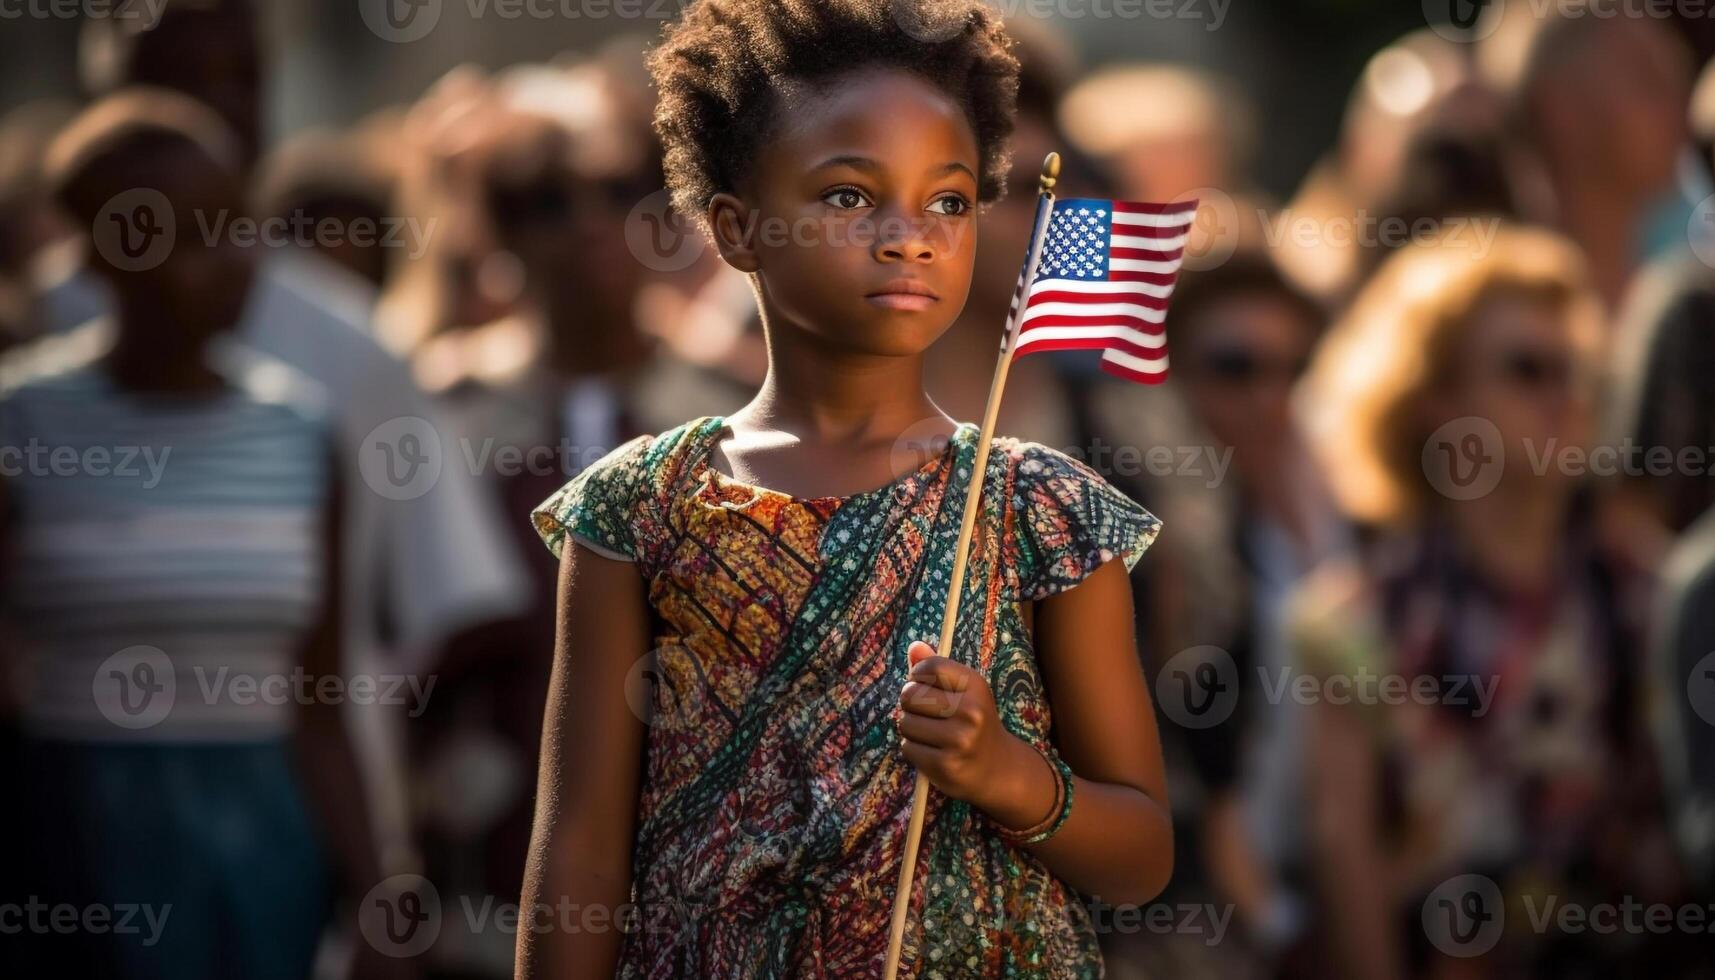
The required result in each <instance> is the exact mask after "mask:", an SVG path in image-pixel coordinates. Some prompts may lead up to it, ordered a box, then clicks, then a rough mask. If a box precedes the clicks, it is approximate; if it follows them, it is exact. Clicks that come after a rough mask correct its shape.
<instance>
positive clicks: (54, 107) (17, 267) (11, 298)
mask: <svg viewBox="0 0 1715 980" xmlns="http://www.w3.org/2000/svg"><path fill="white" fill-rule="evenodd" d="M74 112H75V109H74V108H73V107H72V106H71V105H69V104H66V103H61V102H53V101H46V100H44V101H38V102H27V103H25V104H24V105H22V106H19V107H18V108H16V109H13V110H12V111H11V112H9V113H6V115H5V116H3V117H0V354H3V353H4V352H5V350H6V348H8V347H10V346H13V345H15V344H18V343H20V342H21V341H24V340H26V339H29V338H30V337H31V336H32V334H33V333H34V330H35V327H34V324H33V319H34V310H33V306H34V303H35V299H34V294H35V288H34V282H35V279H36V278H37V277H38V276H39V275H40V274H41V271H40V270H41V265H42V257H43V255H44V254H45V253H47V252H49V251H51V250H52V249H51V246H54V245H55V244H56V243H59V242H62V241H64V240H65V238H66V237H67V231H66V228H65V226H64V223H63V219H62V218H61V216H60V215H59V214H58V213H57V212H56V211H55V210H54V207H53V205H52V203H51V202H50V201H49V200H48V199H47V195H46V194H45V193H44V191H43V188H42V173H41V170H42V152H43V150H44V149H45V148H46V146H47V144H48V141H49V140H50V139H51V138H52V137H53V134H54V133H55V132H57V131H58V130H59V128H60V127H61V126H63V125H64V124H65V122H66V120H67V119H69V118H71V116H72V114H73V113H74Z"/></svg>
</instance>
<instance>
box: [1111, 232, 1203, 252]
mask: <svg viewBox="0 0 1715 980" xmlns="http://www.w3.org/2000/svg"><path fill="white" fill-rule="evenodd" d="M1190 240H1191V234H1190V233H1189V232H1186V233H1185V234H1182V235H1174V236H1173V237H1172V238H1139V237H1137V236H1136V235H1122V234H1120V233H1119V231H1118V230H1117V229H1116V230H1115V231H1114V236H1113V247H1114V248H1152V249H1155V250H1156V251H1158V252H1165V251H1168V250H1169V249H1175V248H1180V247H1182V246H1184V244H1185V243H1186V242H1188V241H1190Z"/></svg>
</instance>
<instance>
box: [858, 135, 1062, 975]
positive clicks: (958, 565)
mask: <svg viewBox="0 0 1715 980" xmlns="http://www.w3.org/2000/svg"><path fill="white" fill-rule="evenodd" d="M1059 181H1060V154H1058V153H1050V154H1048V156H1047V157H1045V158H1043V160H1042V176H1041V179H1040V180H1039V181H1038V184H1037V197H1036V227H1035V230H1034V232H1033V234H1032V235H1031V240H1030V251H1029V253H1027V254H1026V256H1025V260H1024V268H1023V271H1022V272H1021V273H1020V274H1019V279H1018V286H1017V289H1016V290H1015V292H1014V295H1013V303H1012V309H1011V311H1010V312H1009V313H1008V314H1007V322H1006V333H1005V334H1004V335H1003V340H1002V341H1001V345H1000V363H999V364H997V365H995V370H994V380H993V381H992V382H991V383H990V384H989V397H988V404H987V406H986V407H985V408H984V409H983V424H982V431H981V432H980V433H979V434H978V436H977V448H976V458H975V459H974V460H973V461H972V463H971V482H970V487H969V489H968V490H967V491H966V492H965V511H964V517H963V519H962V520H961V521H960V522H959V542H958V544H957V545H956V546H955V548H954V551H953V575H952V581H951V583H950V584H949V585H948V587H947V605H946V608H945V610H944V612H943V614H942V617H941V642H940V645H939V646H938V648H937V649H936V651H935V652H936V654H937V655H939V656H942V657H945V656H948V655H949V654H951V653H952V650H953V627H954V626H955V625H956V624H957V623H958V621H959V595H960V593H961V592H963V591H964V581H965V562H966V559H967V558H968V557H969V556H970V550H971V534H972V532H973V530H974V529H975V526H976V519H977V512H978V511H979V510H980V507H979V504H980V502H981V499H982V489H983V479H982V478H983V474H984V473H986V472H987V470H988V456H989V443H990V442H991V441H992V440H993V438H994V423H995V417H996V416H997V415H998V414H999V413H1000V396H1001V391H1002V389H1003V388H1005V386H1006V373H1007V368H1008V367H1009V366H1010V365H1011V364H1012V345H1013V341H1014V339H1015V338H1016V335H1017V332H1018V323H1019V320H1020V319H1021V318H1022V315H1023V311H1024V305H1025V302H1026V300H1027V297H1026V295H1025V293H1026V290H1027V288H1028V285H1029V283H1030V282H1031V280H1033V279H1035V278H1036V266H1037V263H1038V260H1039V259H1040V258H1041V256H1042V241H1043V238H1044V237H1046V235H1047V233H1048V219H1049V215H1050V213H1051V212H1052V210H1053V208H1054V185H1055V184H1057V183H1059ZM928 799H929V777H927V776H925V775H923V774H922V773H921V772H919V773H918V774H917V782H916V785H915V786H914V787H913V789H912V793H911V823H910V824H909V826H907V828H906V830H905V854H904V856H903V857H902V859H901V861H900V867H899V883H898V884H897V885H896V886H895V887H894V891H893V923H892V926H891V928H890V929H889V930H888V939H887V962H886V967H885V970H884V973H883V980H896V978H897V977H898V975H899V949H900V944H901V943H902V942H903V941H904V939H905V919H906V914H907V912H908V911H909V909H910V905H911V880H912V878H913V876H914V874H915V872H916V869H917V848H918V845H919V844H920V843H921V842H922V839H923V816H924V811H925V810H926V809H927V803H928Z"/></svg>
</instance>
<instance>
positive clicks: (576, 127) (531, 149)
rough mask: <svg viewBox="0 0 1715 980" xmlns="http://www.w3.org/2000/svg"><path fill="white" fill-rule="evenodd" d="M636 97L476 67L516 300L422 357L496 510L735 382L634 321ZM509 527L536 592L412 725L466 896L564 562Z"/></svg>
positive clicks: (567, 71)
mask: <svg viewBox="0 0 1715 980" xmlns="http://www.w3.org/2000/svg"><path fill="white" fill-rule="evenodd" d="M634 96H635V93H634V92H633V91H631V90H630V89H628V88H627V86H626V81H625V79H624V77H623V76H622V75H620V74H619V73H617V72H616V71H614V70H612V69H611V68H610V67H609V66H608V65H606V64H605V63H604V62H603V61H601V60H600V59H591V60H588V61H585V62H582V63H577V64H526V65H516V66H513V67H511V68H508V69H506V70H504V71H502V72H499V73H497V74H495V75H494V76H492V78H490V79H489V87H488V97H487V101H486V107H485V109H484V110H483V112H482V113H481V120H480V121H476V120H472V121H471V122H470V123H469V126H470V127H472V128H470V129H467V132H466V136H467V139H468V143H467V147H466V149H465V151H464V153H463V160H462V163H463V164H464V165H466V166H468V167H469V176H470V181H471V184H472V191H473V193H474V195H475V200H474V203H475V205H476V207H475V208H474V209H473V211H472V220H473V221H480V222H481V223H482V224H483V225H484V226H485V227H484V229H483V230H482V232H481V233H480V236H481V237H482V238H483V239H485V240H487V241H489V242H491V243H492V247H493V248H494V249H496V250H498V251H499V252H500V253H502V254H505V255H506V256H508V257H509V260H510V261H512V262H515V263H516V264H517V267H518V269H519V270H520V272H521V274H522V278H521V288H520V290H519V293H518V299H517V302H516V312H515V315H514V316H512V317H508V318H505V319H503V320H500V321H497V322H495V323H492V324H487V325H483V326H473V327H469V328H465V329H461V330H451V331H446V332H443V333H441V334H440V335H437V336H436V337H434V338H431V339H430V340H428V341H427V342H426V343H425V344H424V346H423V347H422V348H421V349H420V350H419V352H418V354H417V355H416V356H417V360H418V364H419V373H420V374H421V375H423V376H425V377H432V378H435V379H438V381H439V383H438V384H437V388H439V389H440V390H441V394H442V399H443V403H444V404H445V406H446V407H447V410H448V412H449V415H451V416H452V417H453V418H455V419H456V420H457V422H456V424H457V425H458V426H459V427H460V429H461V431H462V432H463V433H464V434H465V435H466V436H467V437H468V439H469V440H470V443H471V444H472V445H474V446H478V447H481V451H482V452H484V453H486V454H489V455H490V457H491V458H492V459H493V460H494V461H495V464H494V465H493V467H492V469H493V471H492V472H491V473H486V474H485V477H486V478H487V482H488V484H489V487H490V489H491V490H492V491H493V492H494V493H495V494H497V496H498V497H499V499H500V500H501V501H502V504H503V508H504V509H505V510H506V511H507V512H508V513H514V514H522V513H527V512H528V511H529V510H530V509H531V508H532V507H534V506H535V505H536V504H538V503H540V502H541V501H542V500H544V499H546V498H547V497H548V496H549V495H550V494H552V493H553V492H554V491H555V490H556V489H558V488H559V487H560V486H561V485H562V484H563V483H564V482H565V481H566V480H567V479H570V478H571V477H572V476H575V475H576V474H577V473H578V472H579V471H581V470H582V469H583V468H584V467H585V466H586V465H588V464H590V463H593V462H595V461H596V460H597V459H599V458H601V457H602V456H604V455H606V454H607V453H608V452H609V451H610V450H612V449H613V448H615V447H617V446H619V445H621V444H623V443H625V442H627V441H628V440H630V439H632V438H634V437H635V436H638V435H641V434H644V433H651V432H657V431H661V430H664V429H667V428H671V427H672V426H673V425H675V424H677V421H676V420H682V418H683V417H687V416H688V417H697V416H700V415H712V414H720V413H724V412H728V411H733V410H735V409H736V408H738V407H740V406H742V405H743V403H744V400H745V398H746V397H747V394H746V393H745V392H744V391H742V390H741V389H738V388H737V387H736V386H730V385H728V384H727V383H725V382H724V381H723V380H722V379H720V378H718V377H716V376H714V375H712V374H711V373H710V372H708V371H706V370H703V369H701V368H698V367H696V366H693V365H689V364H686V363H684V362H682V361H681V360H679V359H678V358H676V357H675V356H674V355H673V354H672V353H671V352H670V351H669V350H668V349H667V348H666V347H665V345H663V344H661V343H659V342H658V340H657V338H655V337H653V336H651V335H649V334H648V333H647V332H646V331H645V330H644V329H643V327H642V324H641V322H640V313H639V299H640V297H641V295H642V294H643V291H644V289H645V287H646V286H647V285H648V284H650V283H651V282H653V281H658V280H659V279H660V278H661V275H662V273H661V271H660V270H658V269H654V268H651V267H650V265H649V260H651V259H652V258H653V257H654V254H653V253H651V252H650V251H648V250H646V249H638V248H636V247H634V245H633V243H631V242H630V241H628V234H627V233H628V230H629V229H628V225H627V221H628V216H629V215H631V214H632V213H633V209H634V208H636V207H637V206H638V205H639V204H640V203H641V202H645V201H646V199H648V198H649V197H650V195H651V194H654V193H655V192H657V191H659V190H660V189H661V188H662V187H663V185H664V182H665V181H664V176H663V171H662V163H661V152H660V148H659V143H658V142H657V140H656V138H655V136H654V134H653V133H652V132H651V131H650V128H649V123H650V119H649V109H650V104H649V102H648V101H646V100H643V101H639V100H637V99H636V98H635V97H634ZM699 234H700V233H699ZM505 460H513V461H514V463H513V464H510V465H509V464H505V463H503V462H502V461H505ZM513 530H514V531H515V532H516V533H515V534H513V535H510V536H509V541H511V542H513V543H515V544H516V545H517V547H518V548H519V549H520V561H521V562H523V563H524V564H525V565H526V566H527V567H528V568H529V569H530V570H531V572H532V573H533V576H534V588H533V589H532V590H531V591H530V593H529V598H530V600H531V603H532V605H531V606H530V608H529V610H528V611H527V612H526V613H524V614H523V615H521V616H519V617H517V618H515V619H511V620H508V621H505V622H503V623H499V624H495V625H494V626H492V627H491V628H483V629H478V630H474V631H472V632H471V633H470V634H468V635H465V636H462V637H460V638H459V640H458V641H457V642H455V643H454V644H452V645H451V647H450V648H449V650H448V651H447V655H446V657H445V658H444V659H443V660H441V661H440V662H439V663H438V665H437V668H436V673H437V675H438V676H440V677H441V678H442V682H443V686H442V692H443V693H442V695H441V696H440V697H439V698H438V699H437V701H436V703H435V704H434V705H433V706H432V707H431V708H430V710H429V711H427V712H426V713H425V714H424V716H423V718H422V719H421V722H420V723H419V724H418V725H417V726H415V732H414V734H415V736H416V737H417V744H416V748H415V754H416V757H417V762H418V765H419V767H420V773H421V783H422V786H421V791H420V792H419V794H418V797H419V799H420V800H421V801H422V803H423V827H424V834H425V847H424V850H425V853H426V854H427V856H428V858H429V866H430V875H431V878H434V879H435V880H437V881H438V882H439V886H438V887H440V888H441V889H442V894H443V895H446V896H451V895H454V894H461V895H471V896H473V897H474V898H475V899H476V900H478V901H480V900H481V897H482V896H509V895H515V894H517V893H519V892H520V891H521V890H522V887H523V869H524V867H525V854H526V850H527V848H528V844H529V840H530V830H531V820H532V816H533V799H532V795H531V785H530V781H529V774H530V773H532V772H534V771H535V769H536V764H537V754H538V750H539V749H540V746H541V730H542V719H543V717H544V714H545V710H546V707H547V704H546V696H547V690H548V684H547V682H548V673H549V668H550V666H551V658H552V653H553V644H554V587H555V581H556V573H557V568H556V566H555V565H554V563H553V562H552V561H551V560H550V556H548V555H546V554H539V552H540V551H541V549H540V546H539V545H537V544H536V543H535V541H534V539H535V532H534V531H533V530H532V529H531V526H530V525H529V524H528V523H527V522H524V521H516V522H514V527H513ZM508 900H510V899H508ZM443 936H444V938H443V947H444V948H445V949H450V948H451V945H452V943H451V942H449V940H451V939H452V937H450V936H447V935H446V934H443ZM465 945H466V946H467V947H468V950H461V951H459V952H458V953H457V954H456V955H455V954H453V953H450V952H448V953H447V956H448V959H449V961H451V960H457V961H458V962H457V966H458V967H459V968H460V969H464V970H468V971H470V973H471V974H472V975H491V976H501V975H508V976H509V975H510V974H511V968H512V956H513V943H512V937H510V936H509V935H506V934H504V933H500V932H497V931H493V930H489V931H486V932H484V933H481V934H477V935H472V936H470V937H468V942H467V943H465Z"/></svg>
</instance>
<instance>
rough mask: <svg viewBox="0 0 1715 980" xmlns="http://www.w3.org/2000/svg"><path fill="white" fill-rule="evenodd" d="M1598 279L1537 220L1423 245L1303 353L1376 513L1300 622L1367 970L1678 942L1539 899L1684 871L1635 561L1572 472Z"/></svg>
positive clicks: (1660, 895)
mask: <svg viewBox="0 0 1715 980" xmlns="http://www.w3.org/2000/svg"><path fill="white" fill-rule="evenodd" d="M1587 281H1588V276H1587V274H1586V271H1585V266H1584V263H1583V261H1582V259H1581V257H1580V256H1579V254H1578V253H1577V251H1576V250H1575V249H1574V248H1573V247H1572V246H1571V245H1570V244H1569V243H1567V242H1566V241H1564V240H1563V239H1561V238H1559V237H1556V236H1553V235H1551V234H1549V233H1546V232H1542V231H1536V230H1531V229H1526V228H1501V229H1498V235H1497V237H1496V239H1495V240H1494V243H1493V245H1492V247H1490V248H1488V249H1484V250H1475V249H1466V250H1462V249H1456V248H1450V247H1445V248H1435V247H1430V246H1427V245H1413V246H1410V247H1408V248H1406V249H1404V250H1402V251H1401V252H1399V253H1398V254H1396V255H1395V256H1393V257H1392V258H1391V259H1390V260H1389V261H1388V262H1387V263H1386V264H1385V265H1384V266H1383V267H1382V268H1381V270H1380V271H1379V272H1378V274H1377V275H1376V277H1375V278H1374V279H1372V280H1371V281H1370V283H1369V284H1368V285H1367V286H1366V287H1365V288H1364V289H1363V290H1362V291H1361V292H1360V294H1359V295H1358V296H1357V298H1356V300H1355V302H1354V303H1353V306H1352V308H1351V311H1350V313H1349V314H1348V316H1347V317H1346V318H1345V320H1344V322H1342V323H1341V324H1339V325H1338V326H1337V327H1336V328H1335V330H1334V331H1333V332H1332V333H1331V334H1330V336H1329V338H1328V340H1327V342H1326V344H1325V346H1324V347H1323V349H1322V351H1321V353H1320V355H1319V356H1318V358H1317V360H1316V362H1315V363H1314V364H1313V366H1312V369H1311V373H1310V375H1309V377H1308V378H1307V390H1306V391H1305V393H1304V394H1305V397H1306V402H1305V404H1306V405H1307V406H1311V407H1313V409H1314V411H1313V412H1312V413H1311V430H1312V433H1313V436H1314V437H1315V438H1316V439H1317V449H1318V451H1319V452H1320V454H1321V455H1322V457H1323V459H1324V464H1325V467H1326V471H1327V473H1328V474H1329V477H1330V479H1331V480H1332V481H1333V483H1334V489H1335V491H1336V493H1337V494H1338V496H1339V498H1340V500H1341V502H1342V504H1343V505H1344V506H1345V508H1346V509H1347V510H1348V512H1349V513H1350V514H1351V515H1352V516H1353V517H1354V518H1355V519H1356V520H1357V521H1358V522H1360V524H1361V525H1362V526H1363V527H1364V529H1365V539H1364V545H1363V547H1362V548H1361V550H1360V557H1359V558H1356V559H1354V560H1353V561H1351V562H1348V563H1343V564H1342V565H1340V566H1338V567H1329V568H1325V569H1324V570H1322V571H1321V572H1320V573H1318V575H1316V576H1315V577H1314V578H1312V579H1311V581H1310V582H1309V584H1307V585H1306V587H1305V589H1304V591H1303V593H1302V594H1301V595H1300V597H1299V600H1298V601H1297V604H1296V606H1297V608H1296V611H1295V615H1294V623H1293V628H1294V643H1295V646H1296V649H1297V655H1298V667H1299V669H1300V671H1302V672H1304V673H1306V674H1308V676H1309V677H1310V678H1311V679H1313V680H1314V681H1315V683H1314V684H1309V685H1305V688H1308V689H1309V690H1310V691H1311V692H1312V693H1311V695H1310V697H1311V698H1312V700H1313V704H1312V706H1311V709H1310V715H1311V718H1310V721H1309V725H1308V727H1309V733H1308V737H1307V752H1308V759H1307V768H1306V771H1307V772H1308V774H1309V776H1308V779H1309V785H1308V787H1307V790H1308V794H1309V798H1310V835H1311V841H1312V848H1313V851H1312V855H1313V862H1314V864H1315V872H1316V877H1317V878H1318V879H1319V884H1320V889H1321V893H1322V898H1323V900H1324V903H1325V907H1324V909H1323V912H1324V914H1325V916H1326V917H1327V922H1326V924H1327V935H1328V936H1329V938H1330V941H1331V942H1332V943H1333V944H1334V949H1333V953H1334V954H1335V956H1336V957H1337V958H1338V959H1340V960H1341V961H1342V963H1343V965H1344V967H1345V968H1346V969H1345V972H1346V974H1347V975H1349V976H1353V977H1364V978H1398V977H1449V976H1460V977H1490V976H1494V977H1500V976H1505V977H1534V976H1554V977H1574V976H1586V975H1590V976H1598V975H1599V976H1612V975H1639V973H1640V971H1642V970H1644V969H1646V968H1647V969H1649V970H1650V971H1651V973H1650V975H1657V972H1656V971H1660V975H1673V973H1674V971H1673V970H1672V969H1671V967H1672V966H1673V965H1674V964H1675V963H1683V962H1684V961H1683V960H1682V959H1680V956H1681V954H1682V953H1683V950H1679V949H1676V948H1675V946H1676V943H1677V942H1678V941H1679V940H1678V939H1676V938H1675V937H1674V936H1671V935H1669V936H1662V935H1655V934H1650V935H1646V936H1643V937H1639V936H1627V935H1618V936H1616V935H1613V934H1601V933H1598V932H1597V931H1596V930H1589V929H1587V930H1582V931H1562V930H1557V929H1554V928H1548V929H1544V930H1533V929H1532V928H1531V918H1530V917H1529V916H1528V915H1526V914H1525V913H1526V905H1524V904H1521V903H1532V904H1531V905H1530V906H1529V907H1533V908H1537V909H1538V910H1539V914H1540V909H1541V908H1543V907H1545V903H1547V902H1548V901H1549V900H1550V896H1552V899H1553V900H1554V901H1556V902H1559V903H1561V904H1563V905H1564V904H1582V905H1584V906H1586V907H1588V906H1590V905H1594V904H1597V903H1604V902H1613V903H1618V902H1620V901H1621V899H1622V897H1623V896H1633V897H1634V898H1636V899H1637V900H1639V901H1645V902H1648V901H1652V900H1656V901H1659V900H1669V899H1671V898H1672V894H1671V889H1672V888H1673V887H1675V886H1674V884H1673V883H1674V882H1675V881H1676V880H1677V874H1676V873H1675V871H1674V869H1673V867H1672V863H1671V860H1670V859H1669V858H1668V857H1667V856H1666V855H1667V851H1666V849H1665V848H1664V847H1662V844H1663V841H1664V837H1663V834H1662V822H1661V816H1660V812H1661V811H1660V806H1659V793H1658V792H1657V789H1656V779H1655V769H1654V765H1653V762H1652V760H1650V759H1649V758H1648V756H1647V753H1646V752H1645V750H1644V743H1643V741H1642V740H1641V739H1639V738H1638V733H1639V719H1638V718H1637V717H1636V712H1635V711H1634V705H1633V700H1634V696H1633V691H1634V688H1635V683H1634V679H1635V673H1636V668H1637V667H1638V658H1639V656H1640V653H1641V648H1640V646H1639V644H1638V642H1637V640H1636V637H1637V630H1636V625H1637V624H1636V622H1635V615H1634V609H1633V608H1631V604H1630V603H1628V602H1627V601H1626V597H1627V596H1628V594H1629V593H1630V592H1631V591H1632V590H1634V589H1635V587H1636V584H1637V583H1635V582H1632V581H1628V580H1627V578H1626V576H1625V575H1624V573H1623V572H1620V571H1619V570H1618V568H1617V566H1616V563H1615V562H1614V561H1612V559H1611V558H1610V556H1607V555H1605V554H1603V553H1602V552H1601V551H1600V549H1599V547H1598V546H1597V544H1596V542H1595V540H1594V535H1593V534H1592V533H1591V532H1592V522H1591V518H1590V513H1589V512H1590V502H1589V499H1588V494H1587V492H1586V488H1585V487H1584V486H1583V484H1582V482H1581V480H1580V473H1581V472H1582V471H1581V469H1580V466H1579V465H1578V461H1579V460H1581V459H1582V457H1580V456H1579V455H1577V454H1578V453H1580V452H1582V451H1584V450H1585V449H1586V448H1587V440H1588V437H1589V432H1590V426H1591V421H1592V415H1593V411H1594V408H1595V405H1594V402H1595V399H1596V396H1597V391H1596V387H1597V386H1596V372H1595V368H1596V360H1595V357H1596V351H1597V350H1598V345H1599V343H1600V323H1599V319H1598V314H1597V312H1596V306H1595V301H1594V298H1593V296H1592V294H1591V293H1590V292H1589V290H1588V289H1587V287H1586V286H1585V285H1584V284H1585V283H1586V282H1587ZM1305 688H1296V689H1294V690H1299V691H1302V690H1304V689H1305ZM1295 696H1296V695H1295ZM1684 938H1686V937H1679V939H1684ZM1478 953H1482V954H1484V955H1481V956H1476V955H1475V954H1478ZM1466 957H1472V958H1466Z"/></svg>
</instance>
